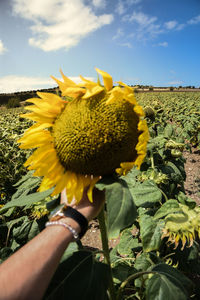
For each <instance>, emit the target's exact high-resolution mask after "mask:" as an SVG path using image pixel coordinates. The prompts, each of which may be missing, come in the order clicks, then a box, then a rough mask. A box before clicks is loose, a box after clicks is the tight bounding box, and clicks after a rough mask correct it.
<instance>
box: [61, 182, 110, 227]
mask: <svg viewBox="0 0 200 300" xmlns="http://www.w3.org/2000/svg"><path fill="white" fill-rule="evenodd" d="M104 202H105V193H104V191H99V190H98V189H97V188H94V189H93V203H91V202H90V201H89V199H88V197H87V189H85V190H84V193H83V197H82V199H81V201H80V202H79V203H78V204H77V205H76V204H75V203H74V202H72V203H71V204H68V201H67V196H66V192H65V190H63V191H62V192H61V203H66V204H67V205H68V206H71V207H73V208H75V209H76V210H78V211H79V212H80V213H81V214H82V215H84V216H85V217H86V219H87V220H88V222H89V221H91V220H92V219H94V218H95V217H97V216H98V214H99V213H100V211H101V209H102V207H103V204H104Z"/></svg>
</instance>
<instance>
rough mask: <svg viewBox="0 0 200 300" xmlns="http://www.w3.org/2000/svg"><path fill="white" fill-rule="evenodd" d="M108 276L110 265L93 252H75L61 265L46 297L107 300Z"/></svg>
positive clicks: (50, 299) (60, 299)
mask: <svg viewBox="0 0 200 300" xmlns="http://www.w3.org/2000/svg"><path fill="white" fill-rule="evenodd" d="M108 278H109V270H108V266H107V265H105V264H103V263H100V262H97V261H95V260H94V257H93V254H92V252H89V251H78V252H74V253H73V254H72V255H71V256H70V257H68V258H67V259H66V260H64V261H63V262H62V263H61V264H60V265H59V267H58V269H57V271H56V273H55V275H54V277H53V279H52V281H51V283H50V285H49V288H48V290H47V293H46V296H45V297H44V299H46V300H47V299H48V300H57V299H59V300H65V299H73V300H79V299H82V300H107V299H108V297H107V288H108Z"/></svg>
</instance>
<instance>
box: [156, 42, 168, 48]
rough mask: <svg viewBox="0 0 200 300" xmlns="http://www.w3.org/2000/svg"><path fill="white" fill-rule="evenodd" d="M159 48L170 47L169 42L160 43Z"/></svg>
mask: <svg viewBox="0 0 200 300" xmlns="http://www.w3.org/2000/svg"><path fill="white" fill-rule="evenodd" d="M158 46H160V47H168V42H162V43H159V44H158Z"/></svg>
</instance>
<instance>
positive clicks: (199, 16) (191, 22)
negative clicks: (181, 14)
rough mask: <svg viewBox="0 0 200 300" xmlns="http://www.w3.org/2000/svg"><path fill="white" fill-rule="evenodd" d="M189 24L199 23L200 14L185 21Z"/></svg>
mask: <svg viewBox="0 0 200 300" xmlns="http://www.w3.org/2000/svg"><path fill="white" fill-rule="evenodd" d="M187 23H188V24H189V25H195V24H198V23H200V15H198V16H196V17H194V18H192V19H190V20H189V21H188V22H187Z"/></svg>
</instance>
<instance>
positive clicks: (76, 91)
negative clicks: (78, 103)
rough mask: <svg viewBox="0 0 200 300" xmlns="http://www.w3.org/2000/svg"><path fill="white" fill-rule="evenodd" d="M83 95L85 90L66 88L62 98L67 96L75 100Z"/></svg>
mask: <svg viewBox="0 0 200 300" xmlns="http://www.w3.org/2000/svg"><path fill="white" fill-rule="evenodd" d="M83 94H85V89H83V88H81V87H67V88H66V89H65V90H63V93H62V95H63V96H69V97H72V98H77V97H79V96H81V95H83Z"/></svg>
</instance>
